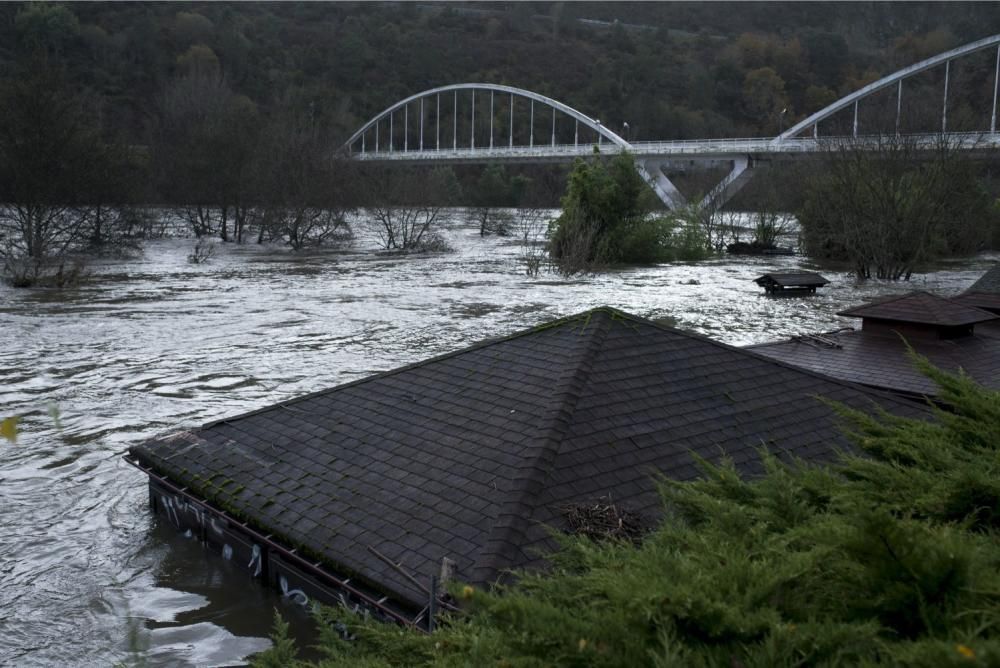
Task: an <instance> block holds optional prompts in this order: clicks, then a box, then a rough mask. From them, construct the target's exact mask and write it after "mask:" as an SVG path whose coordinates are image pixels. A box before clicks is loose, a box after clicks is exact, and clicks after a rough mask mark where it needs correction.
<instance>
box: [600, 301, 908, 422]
mask: <svg viewBox="0 0 1000 668" xmlns="http://www.w3.org/2000/svg"><path fill="white" fill-rule="evenodd" d="M605 309H606V310H608V311H610V312H611V313H612V315H616V316H617V317H621V318H625V319H628V320H633V321H636V322H639V323H643V324H646V325H650V326H652V327H655V328H657V329H662V330H664V331H667V332H673V333H674V334H677V335H679V336H683V337H686V338H689V339H697V340H698V341H703V342H705V343H710V344H712V345H713V346H716V347H719V348H725V349H727V350H732V351H734V352H738V353H743V354H745V355H750V356H752V357H755V358H757V359H758V360H762V361H765V362H768V363H769V364H776V365H778V366H780V367H784V368H785V369H791V370H792V371H797V372H799V373H804V374H806V375H808V376H813V377H815V378H820V379H822V380H825V381H827V382H830V383H833V384H835V385H842V386H844V387H849V388H852V389H854V390H861V391H863V392H865V393H866V394H874V395H876V396H878V397H879V398H882V399H889V400H891V401H893V402H894V403H900V404H904V405H909V404H908V403H907V402H903V401H901V400H900V399H897V398H896V397H894V396H893V395H892V393H890V392H887V391H884V390H878V389H875V388H873V387H871V386H868V385H862V384H861V383H854V382H851V381H848V380H841V379H839V378H834V377H833V376H827V375H826V374H822V373H819V372H818V371H813V370H811V369H806V368H805V367H800V366H795V365H794V364H789V363H788V362H785V361H783V360H778V359H775V358H773V357H768V356H767V355H764V354H762V353H759V352H757V351H756V350H750V349H749V347H747V346H743V347H740V346H734V345H730V344H728V343H723V342H722V341H716V340H715V339H713V338H710V337H708V336H705V335H703V334H697V333H695V332H689V331H687V330H684V329H678V328H676V327H670V326H669V325H662V324H660V323H658V322H655V321H653V320H647V319H646V318H641V317H639V316H637V315H632V314H631V313H625V312H624V311H619V310H618V309H616V308H612V307H610V306H608V307H605ZM758 345H762V344H758ZM872 401H874V398H872Z"/></svg>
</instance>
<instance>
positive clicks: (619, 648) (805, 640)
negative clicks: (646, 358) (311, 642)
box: [258, 362, 1000, 668]
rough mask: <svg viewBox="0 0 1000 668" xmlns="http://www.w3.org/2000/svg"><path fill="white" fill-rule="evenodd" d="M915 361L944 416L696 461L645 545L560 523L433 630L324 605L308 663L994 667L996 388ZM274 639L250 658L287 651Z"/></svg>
mask: <svg viewBox="0 0 1000 668" xmlns="http://www.w3.org/2000/svg"><path fill="white" fill-rule="evenodd" d="M920 364H921V366H922V368H923V370H924V371H925V372H926V373H928V374H929V375H930V376H931V377H932V378H933V379H935V380H936V381H937V382H938V383H939V384H940V386H941V388H942V389H941V393H940V397H941V399H943V400H944V401H945V402H947V403H948V404H949V405H950V407H951V409H950V410H949V411H947V412H945V411H936V420H935V421H933V422H930V421H923V420H915V419H903V418H899V417H894V416H890V415H888V414H880V415H877V416H875V417H872V416H870V415H868V414H864V413H857V412H852V411H847V410H844V409H840V410H843V412H844V414H845V416H846V417H847V418H848V419H849V421H850V424H851V425H852V430H853V432H854V442H855V444H856V446H857V448H858V451H859V452H860V453H863V454H846V455H844V456H843V457H842V458H841V459H840V461H838V462H835V463H833V464H831V465H830V466H828V467H822V466H818V465H808V464H805V463H802V462H795V461H793V462H788V461H787V459H786V458H785V457H781V458H779V457H778V456H777V455H768V454H766V453H762V456H763V463H764V470H765V473H764V474H763V475H762V476H760V477H757V478H754V479H749V480H748V479H743V478H741V477H740V475H739V474H738V473H737V470H736V468H735V467H734V466H733V465H732V464H729V463H722V464H721V465H719V466H713V465H709V464H707V463H704V462H703V463H702V469H703V478H702V479H701V480H698V481H692V482H673V481H668V480H664V481H663V485H662V493H663V498H664V501H665V506H666V508H667V519H666V520H665V521H664V522H663V524H662V525H661V526H660V527H659V528H658V529H657V530H656V531H654V532H653V533H651V534H649V535H647V536H646V537H645V539H644V540H643V541H642V543H641V545H639V546H638V547H637V546H635V545H633V544H632V543H631V542H627V541H620V542H617V541H613V540H611V541H601V542H595V541H593V540H590V539H587V538H581V537H566V538H564V539H563V540H562V543H563V548H562V550H561V551H560V552H558V553H557V554H555V555H554V556H553V557H552V563H553V568H552V569H551V570H550V571H549V572H547V573H537V572H536V573H522V574H520V580H519V582H518V583H517V584H514V585H512V586H509V587H506V588H504V589H502V590H499V591H493V592H487V591H478V590H474V589H472V588H470V587H464V588H463V587H462V586H457V587H454V588H453V590H452V593H453V594H454V595H455V596H456V598H457V599H458V600H460V601H462V602H463V605H464V607H465V608H466V610H465V611H463V612H462V613H459V614H457V615H452V616H447V617H445V618H444V619H442V620H441V623H440V624H439V626H438V630H437V631H435V632H434V633H433V634H430V635H426V634H422V633H419V632H414V631H402V630H400V629H399V628H396V627H393V626H389V625H385V624H380V623H377V622H372V621H365V620H362V619H359V618H358V617H356V616H354V615H352V614H351V613H350V612H348V611H347V610H344V609H325V610H324V611H322V612H321V613H320V614H319V620H320V622H321V624H320V628H321V634H322V640H321V644H322V648H323V650H324V652H325V654H326V656H327V658H324V659H323V660H321V661H320V662H319V664H318V665H320V666H322V667H323V668H334V667H339V666H356V665H364V666H372V667H374V666H380V667H381V666H394V665H409V666H458V665H510V666H536V665H537V666H541V665H545V666H584V665H586V666H607V667H617V666H621V667H625V666H628V667H630V668H631V667H633V666H661V667H662V666H813V665H823V666H856V665H897V666H949V665H954V666H959V665H972V664H974V665H997V664H998V662H1000V547H998V545H997V541H996V532H997V529H998V527H1000V393H997V392H995V391H991V390H986V389H984V388H982V387H978V386H976V385H975V384H974V383H973V382H972V381H971V380H970V379H968V378H967V377H965V376H960V377H953V376H948V375H946V374H943V373H941V372H939V371H936V370H934V369H932V368H930V367H929V366H928V365H927V364H926V363H925V362H921V363H920ZM345 621H346V622H347V627H348V629H347V631H344V627H343V623H344V622H345ZM335 623H337V624H339V626H336V627H335V626H334V624H335ZM279 631H280V629H279ZM344 636H348V637H350V638H351V639H350V640H345V639H344ZM355 637H356V639H355ZM279 640H281V641H282V642H280V643H279V644H278V646H277V647H276V648H275V649H274V650H272V651H271V652H270V653H265V655H264V656H263V657H262V658H261V659H260V660H259V661H260V663H259V664H258V665H279V664H277V663H275V661H276V660H278V659H280V661H283V662H284V663H280V665H291V663H290V662H292V661H294V651H293V650H292V648H291V646H290V644H289V643H288V641H287V636H284V637H282V636H281V634H280V633H279ZM268 661H270V662H271V663H270V664H269V663H268Z"/></svg>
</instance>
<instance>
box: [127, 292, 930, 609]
mask: <svg viewBox="0 0 1000 668" xmlns="http://www.w3.org/2000/svg"><path fill="white" fill-rule="evenodd" d="M819 396H822V397H827V398H829V399H833V400H837V401H841V402H844V403H846V404H848V405H850V406H854V407H857V408H862V409H870V408H871V407H872V406H873V403H874V402H876V401H877V402H878V403H880V404H881V405H882V406H884V407H886V408H888V409H890V410H892V411H894V412H897V413H901V414H908V415H918V414H922V408H920V407H919V406H918V405H916V404H915V403H913V402H909V401H904V400H899V399H894V398H892V397H890V396H889V395H886V394H882V393H877V392H873V391H870V390H865V389H863V388H861V387H859V386H856V385H851V384H847V383H843V382H840V381H837V380H834V379H830V378H827V377H824V376H821V375H818V374H814V373H811V372H808V371H802V370H800V369H796V368H794V367H791V366H788V365H785V364H782V363H778V362H774V361H773V360H770V359H767V358H766V357H763V356H761V355H758V354H756V353H753V352H749V351H747V350H743V349H739V348H733V347H731V346H728V345H724V344H721V343H717V342H714V341H711V340H709V339H706V338H703V337H700V336H696V335H693V334H688V333H685V332H681V331H677V330H674V329H670V328H667V327H663V326H660V325H657V324H654V323H651V322H649V321H646V320H642V319H640V318H636V317H632V316H629V315H627V314H624V313H621V312H619V311H615V310H613V309H608V308H602V309H597V310H594V311H590V312H587V313H584V314H581V315H578V316H574V317H570V318H566V319H563V320H559V321H556V322H553V323H550V324H548V325H544V326H541V327H538V328H536V329H532V330H529V331H526V332H522V333H520V334H517V335H514V336H511V337H508V338H506V339H501V340H498V341H492V342H486V343H482V344H479V345H476V346H473V347H471V348H467V349H465V350H461V351H458V352H456V353H452V354H449V355H445V356H442V357H438V358H435V359H431V360H427V361H425V362H421V363H419V364H414V365H411V366H407V367H403V368H401V369H397V370H394V371H390V372H387V373H383V374H380V375H377V376H373V377H371V378H367V379H364V380H361V381H357V382H353V383H349V384H347V385H341V386H339V387H335V388H333V389H330V390H325V391H322V392H317V393H314V394H311V395H307V396H304V397H301V398H298V399H294V400H291V401H285V402H283V403H281V404H279V405H276V406H273V407H270V408H266V409H263V410H259V411H256V412H253V413H248V414H246V415H242V416H239V417H234V418H231V419H228V420H224V421H221V422H217V423H214V424H210V425H206V426H205V427H203V428H201V429H196V430H193V431H188V432H183V433H180V434H174V435H171V436H166V437H163V438H160V439H157V440H153V441H150V442H146V443H143V444H141V445H137V446H135V447H133V448H132V449H131V454H132V455H133V457H135V458H137V459H138V460H140V461H141V462H142V463H144V464H145V465H147V466H151V467H152V468H153V469H154V470H155V471H156V472H158V473H159V474H161V475H164V476H166V477H167V478H170V479H172V480H174V481H175V482H177V483H181V484H184V485H188V486H189V488H190V490H191V491H192V492H194V493H196V494H199V495H201V496H203V497H206V498H209V499H216V500H217V501H216V502H217V503H222V501H224V502H225V504H226V507H228V508H230V509H232V510H234V511H236V512H239V513H241V514H242V515H243V516H244V517H246V518H249V521H250V522H251V523H253V524H255V525H257V526H259V527H262V528H265V529H266V530H267V531H268V532H271V533H273V534H274V535H275V536H276V537H280V539H281V540H283V541H284V542H286V543H288V544H292V545H304V546H305V547H307V548H309V550H311V551H313V552H314V553H318V554H322V555H326V559H327V560H328V562H329V564H330V565H332V566H333V567H335V568H337V569H340V570H341V571H350V572H351V573H353V574H354V575H355V576H356V577H361V578H362V579H364V580H365V581H367V582H368V583H370V584H374V585H375V586H377V587H378V588H380V589H381V590H383V591H385V592H387V593H389V594H391V595H394V596H395V597H397V598H398V599H399V600H401V601H403V602H406V601H408V602H410V603H411V604H413V605H414V606H415V607H419V606H420V605H421V602H422V601H424V599H425V595H424V594H423V593H422V592H420V591H418V590H416V589H415V588H414V587H413V585H412V584H411V583H410V582H409V581H408V580H407V579H406V578H404V577H401V576H400V575H399V573H398V572H396V571H395V570H394V569H392V568H391V567H390V566H388V565H386V564H385V563H383V562H382V561H381V560H378V559H375V558H373V557H372V555H371V554H369V553H368V552H367V547H368V546H371V547H373V548H375V549H377V550H378V551H379V552H381V553H382V554H384V555H386V556H387V557H388V558H390V559H392V560H395V561H399V562H402V563H403V564H404V566H405V567H406V569H407V570H408V571H410V572H411V573H413V574H415V575H417V577H418V578H420V579H421V581H426V580H427V579H428V578H429V576H430V575H431V574H432V573H436V572H437V571H438V569H439V566H440V563H441V559H442V557H449V558H451V559H453V560H454V561H455V562H456V567H457V572H456V576H457V577H458V578H460V579H462V580H465V581H468V582H472V583H476V584H485V583H489V582H493V581H494V580H496V579H497V578H498V577H499V576H500V575H501V574H502V571H503V570H504V569H507V568H510V567H517V566H523V565H528V564H537V563H538V556H537V554H538V553H537V549H538V548H541V547H549V546H551V542H550V541H551V539H550V537H549V536H548V534H547V532H546V530H545V528H544V525H552V526H557V527H558V526H561V523H562V519H561V515H560V510H559V509H560V508H561V507H564V506H565V504H568V503H587V502H593V501H594V500H595V499H597V498H599V497H602V496H605V495H609V494H610V495H611V496H612V498H613V499H614V501H615V503H618V504H621V505H623V506H625V507H627V508H628V509H630V510H632V511H634V512H638V513H641V514H643V515H645V516H647V517H650V518H652V517H655V516H657V515H658V514H659V511H660V507H661V506H660V500H659V497H658V495H657V493H656V489H655V487H656V486H655V480H654V473H655V472H659V473H662V474H664V475H666V476H669V477H670V478H675V479H690V478H694V477H696V476H697V475H698V469H697V468H696V464H695V460H694V459H693V457H692V453H693V454H696V455H699V456H701V457H705V458H708V459H711V460H717V459H718V457H719V456H720V455H721V454H722V453H725V454H727V455H728V456H729V457H731V458H732V460H733V461H734V462H735V464H736V466H737V467H738V468H739V469H740V470H741V471H743V472H745V473H753V472H756V471H758V470H759V457H758V448H760V447H761V446H762V445H767V446H768V447H769V448H771V449H772V450H773V451H776V452H785V453H791V454H794V455H797V456H799V457H803V458H806V459H823V458H827V457H830V456H832V455H833V453H834V451H835V450H836V449H843V448H847V447H849V445H848V443H847V442H846V440H845V438H844V437H843V436H842V435H840V432H839V430H838V427H837V425H838V419H837V417H836V416H835V415H834V413H833V411H831V409H830V408H829V407H827V406H826V405H825V404H823V403H822V402H820V401H818V400H817V399H816V397H819ZM195 475H197V476H199V477H198V478H196V477H195ZM211 476H217V477H216V478H215V479H214V481H213V484H214V487H207V486H206V485H205V480H206V479H207V478H209V477H211ZM219 487H222V488H223V490H224V491H226V493H227V494H230V495H229V496H222V497H219V496H218V495H217V490H218V489H219ZM220 498H221V499H222V501H218V499H220Z"/></svg>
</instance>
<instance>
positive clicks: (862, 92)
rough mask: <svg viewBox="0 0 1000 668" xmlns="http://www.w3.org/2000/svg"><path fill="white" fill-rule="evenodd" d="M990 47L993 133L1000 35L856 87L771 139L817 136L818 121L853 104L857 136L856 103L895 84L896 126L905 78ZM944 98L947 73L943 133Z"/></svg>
mask: <svg viewBox="0 0 1000 668" xmlns="http://www.w3.org/2000/svg"><path fill="white" fill-rule="evenodd" d="M992 46H996V47H997V70H996V75H995V76H994V81H993V91H994V92H993V114H992V116H991V128H990V132H995V131H996V118H997V95H996V91H997V86H998V83H1000V81H998V79H1000V35H991V36H989V37H984V38H982V39H979V40H976V41H975V42H970V43H968V44H965V45H963V46H959V47H956V48H954V49H950V50H948V51H945V52H944V53H939V54H938V55H936V56H932V57H931V58H927V59H925V60H921V61H920V62H918V63H914V64H913V65H909V66H907V67H904V68H903V69H901V70H899V71H897V72H894V73H892V74H890V75H889V76H886V77H882V78H881V79H879V80H878V81H873V82H872V83H870V84H868V85H867V86H864V87H862V88H859V89H858V90H856V91H854V92H853V93H851V94H850V95H846V96H844V97H842V98H840V99H839V100H837V101H836V102H834V103H833V104H830V105H828V106H826V107H824V108H822V109H820V110H819V111H817V112H816V113H814V114H812V115H811V116H808V117H807V118H805V119H803V120H801V121H799V122H798V123H796V124H795V125H793V126H792V127H790V128H788V129H787V130H785V131H784V132H782V133H781V134H780V135H778V136H777V137H775V138H774V143H775V144H780V143H781V142H782V141H783V140H785V139H790V138H792V137H795V136H796V135H798V134H800V133H801V132H802V131H804V130H806V129H808V128H809V127H812V128H813V129H814V135H815V134H816V128H817V127H818V123H819V122H820V121H822V120H825V119H827V118H829V117H830V116H833V115H834V114H836V113H837V112H839V111H843V110H844V109H847V108H849V107H851V106H852V105H854V134H855V135H856V134H857V126H858V114H857V104H858V102H859V101H860V100H862V99H864V98H866V97H869V96H870V95H872V94H874V93H877V92H878V91H880V90H884V89H886V88H888V87H890V86H892V85H893V84H896V85H897V86H899V89H898V90H899V92H898V93H897V101H896V107H897V125H898V122H899V121H898V116H899V108H900V103H901V100H902V83H903V81H904V80H905V79H908V78H910V77H912V76H914V75H916V74H920V73H921V72H924V71H926V70H929V69H931V68H934V67H937V66H939V65H942V64H943V65H944V66H945V67H946V68H948V67H949V65H950V63H951V61H952V60H955V59H956V58H961V57H962V56H967V55H969V54H972V53H976V52H977V51H982V50H983V49H988V48H990V47H992ZM947 96H948V75H947V70H946V74H945V89H944V107H943V114H942V132H944V131H945V130H946V126H945V122H946V118H947V117H946V114H947V99H948V97H947Z"/></svg>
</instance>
